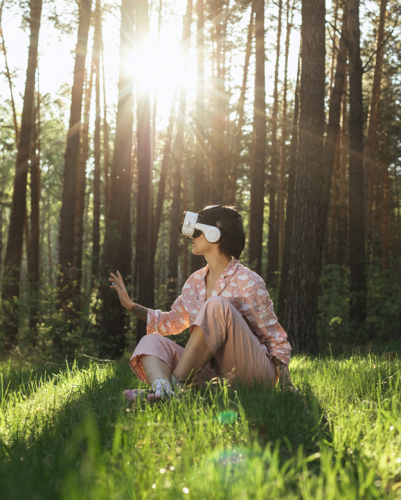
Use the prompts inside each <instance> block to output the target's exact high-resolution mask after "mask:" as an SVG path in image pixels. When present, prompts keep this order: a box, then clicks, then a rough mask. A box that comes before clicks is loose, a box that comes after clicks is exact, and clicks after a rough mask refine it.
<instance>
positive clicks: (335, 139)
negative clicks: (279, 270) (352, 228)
mask: <svg viewBox="0 0 401 500" xmlns="http://www.w3.org/2000/svg"><path fill="white" fill-rule="evenodd" d="M342 23H343V27H342V33H341V39H340V48H339V51H338V57H337V65H336V72H335V76H334V86H333V88H332V92H331V99H330V109H329V123H328V125H327V132H326V141H325V144H324V151H323V164H322V168H321V173H320V178H319V177H317V178H316V179H315V182H316V181H317V179H319V181H320V182H321V189H320V190H319V195H320V198H319V208H318V226H317V237H318V239H317V244H318V248H317V252H318V253H317V255H318V259H319V267H320V266H321V261H322V251H323V244H324V238H325V233H326V226H327V218H328V211H329V206H330V203H329V200H330V185H331V179H332V177H333V169H334V166H335V165H336V162H337V158H338V155H339V148H338V143H339V136H340V117H341V97H342V92H343V89H344V80H345V69H346V64H347V47H346V38H345V36H346V30H347V16H346V12H345V13H344V15H343V21H342ZM333 192H334V191H333ZM334 222H335V221H334V220H332V223H333V224H334ZM331 256H332V254H331Z"/></svg>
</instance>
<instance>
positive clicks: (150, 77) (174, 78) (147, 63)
mask: <svg viewBox="0 0 401 500" xmlns="http://www.w3.org/2000/svg"><path fill="white" fill-rule="evenodd" d="M131 71H132V76H133V78H134V80H136V81H137V82H138V83H139V84H140V85H143V86H146V87H147V88H148V89H149V92H150V94H151V96H152V95H154V94H155V93H156V95H157V98H158V101H161V104H164V102H163V101H165V100H168V104H169V102H170V99H171V94H172V92H173V89H174V88H175V87H177V86H180V85H181V84H182V83H183V79H184V71H183V61H182V58H181V56H180V49H179V43H178V42H177V41H176V40H174V39H172V38H170V39H167V40H166V39H165V40H163V41H162V42H159V43H158V42H157V41H156V40H154V39H153V40H149V42H147V43H146V44H144V45H143V46H142V47H141V48H140V49H138V50H136V51H135V52H134V54H133V57H132V67H131Z"/></svg>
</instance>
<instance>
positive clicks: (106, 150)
mask: <svg viewBox="0 0 401 500" xmlns="http://www.w3.org/2000/svg"><path fill="white" fill-rule="evenodd" d="M101 37H102V41H101V44H102V70H103V162H104V201H105V223H106V228H107V225H108V222H109V213H110V196H111V184H110V144H109V125H108V122H107V101H106V70H105V66H104V44H103V35H102V33H101Z"/></svg>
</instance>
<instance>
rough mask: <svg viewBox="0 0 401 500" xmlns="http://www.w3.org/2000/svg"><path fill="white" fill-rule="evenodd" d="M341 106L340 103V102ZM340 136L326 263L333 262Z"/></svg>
mask: <svg viewBox="0 0 401 500" xmlns="http://www.w3.org/2000/svg"><path fill="white" fill-rule="evenodd" d="M340 106H341V102H340ZM339 157H340V135H338V138H337V145H336V149H335V154H334V161H333V175H332V179H331V200H330V203H331V210H330V225H329V244H328V263H329V264H332V263H333V262H334V246H335V232H336V222H337V191H338V189H337V178H338V171H339V166H340V165H339V163H340V162H339V160H340V158H339Z"/></svg>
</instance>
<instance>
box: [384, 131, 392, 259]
mask: <svg viewBox="0 0 401 500" xmlns="http://www.w3.org/2000/svg"><path fill="white" fill-rule="evenodd" d="M384 147H385V152H384V159H383V200H382V206H383V269H388V268H389V257H390V251H389V250H390V231H389V218H390V216H389V214H390V183H389V172H388V168H389V160H390V158H389V147H390V135H389V133H388V132H387V134H386V137H385V145H384Z"/></svg>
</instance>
